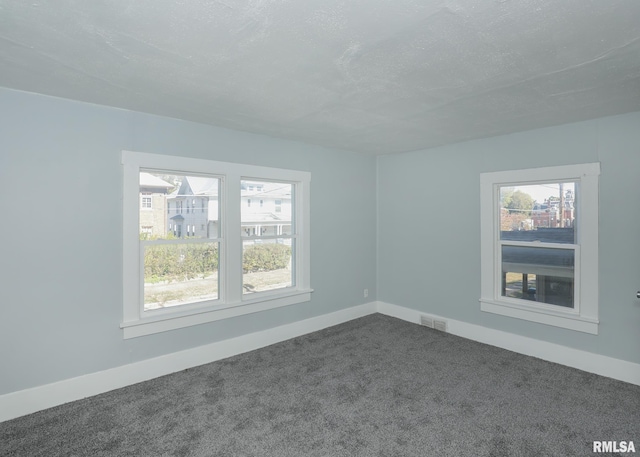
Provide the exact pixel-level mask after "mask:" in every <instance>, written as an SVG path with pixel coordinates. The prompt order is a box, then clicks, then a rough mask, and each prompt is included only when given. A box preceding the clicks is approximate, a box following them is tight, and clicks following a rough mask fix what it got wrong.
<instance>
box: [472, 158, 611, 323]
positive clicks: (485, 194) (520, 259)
mask: <svg viewBox="0 0 640 457" xmlns="http://www.w3.org/2000/svg"><path fill="white" fill-rule="evenodd" d="M599 174H600V165H599V164H597V163H596V164H583V165H569V166H560V167H549V168H535V169H528V170H516V171H503V172H495V173H483V174H482V175H481V194H480V195H481V214H482V216H481V240H482V242H481V266H482V269H481V276H482V277H481V298H480V302H481V309H482V310H483V311H486V312H491V313H496V314H502V315H505V316H509V317H515V318H520V319H526V320H530V321H533V322H538V323H543V324H548V325H553V326H557V327H563V328H568V329H572V330H577V331H582V332H586V333H593V334H597V333H598V176H599Z"/></svg>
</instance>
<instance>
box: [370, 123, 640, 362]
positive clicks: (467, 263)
mask: <svg viewBox="0 0 640 457" xmlns="http://www.w3.org/2000/svg"><path fill="white" fill-rule="evenodd" d="M587 162H600V163H601V177H600V334H599V335H598V336H593V335H588V334H584V333H578V332H572V331H569V330H564V329H560V328H556V327H551V326H546V325H542V324H535V323H529V322H526V321H522V320H517V319H512V318H508V317H502V316H498V315H494V314H489V313H482V312H480V304H479V302H478V299H479V297H480V197H479V189H480V173H482V172H488V171H500V170H509V169H519V168H534V167H543V166H553V165H566V164H574V163H587ZM377 191H378V229H379V231H378V299H379V300H381V301H384V302H388V303H392V304H395V305H400V306H405V307H409V308H413V309H416V310H420V311H424V312H425V313H433V314H436V315H441V316H444V317H448V318H451V319H457V320H460V321H464V322H468V323H472V324H477V325H482V326H486V327H489V328H493V329H498V330H503V331H506V332H511V333H516V334H519V335H524V336H527V337H531V338H535V339H539V340H544V341H549V342H552V343H557V344H562V345H565V346H569V347H572V348H577V349H582V350H585V351H589V352H593V353H598V354H602V355H606V356H610V357H614V358H618V359H623V360H627V361H632V362H636V363H638V362H640V300H637V299H636V298H635V294H636V290H638V289H640V113H632V114H628V115H623V116H615V117H607V118H602V119H598V120H594V121H589V122H581V123H576V124H570V125H564V126H558V127H553V128H546V129H540V130H533V131H528V132H523V133H518V134H513V135H505V136H500V137H494V138H489V139H483V140H476V141H470V142H465V143H460V144H455V145H451V146H447V147H440V148H436V149H431V150H426V151H419V152H414V153H407V154H399V155H389V156H381V157H379V160H378V188H377Z"/></svg>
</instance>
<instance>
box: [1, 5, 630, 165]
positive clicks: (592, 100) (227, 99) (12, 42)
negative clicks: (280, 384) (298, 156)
mask: <svg viewBox="0 0 640 457" xmlns="http://www.w3.org/2000/svg"><path fill="white" fill-rule="evenodd" d="M0 86H4V87H9V88H15V89H21V90H26V91H32V92H38V93H42V94H48V95H55V96H59V97H65V98H70V99H76V100H82V101H87V102H93V103H99V104H103V105H110V106H117V107H122V108H127V109H132V110H137V111H143V112H148V113H154V114H160V115H165V116H171V117H176V118H181V119H186V120H192V121H196V122H201V123H206V124H213V125H218V126H223V127H229V128H233V129H237V130H243V131H249V132H256V133H263V134H267V135H271V136H274V137H280V138H288V139H294V140H301V141H304V142H307V143H314V144H319V145H323V146H328V147H333V148H339V149H345V150H351V151H357V152H363V153H371V154H380V153H394V152H402V151H410V150H416V149H423V148H430V147H434V146H438V145H442V144H448V143H454V142H458V141H464V140H468V139H473V138H481V137H487V136H493V135H498V134H505V133H511V132H516V131H520V130H526V129H531V128H536V127H543V126H549V125H557V124H563V123H567V122H573V121H579V120H585V119H590V118H596V117H601V116H605V115H610V114H620V113H625V112H630V111H638V110H640V1H638V0H474V1H469V0H467V1H464V0H303V1H293V0H237V1H236V0H102V1H98V0H91V1H88V0H55V1H53V0H29V1H27V0H0Z"/></svg>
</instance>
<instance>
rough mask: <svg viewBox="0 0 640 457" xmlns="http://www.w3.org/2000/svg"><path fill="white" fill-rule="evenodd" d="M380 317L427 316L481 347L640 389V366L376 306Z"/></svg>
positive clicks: (415, 318)
mask: <svg viewBox="0 0 640 457" xmlns="http://www.w3.org/2000/svg"><path fill="white" fill-rule="evenodd" d="M376 307H377V310H378V312H379V313H380V314H386V315H387V316H392V317H396V318H398V319H402V320H405V321H408V322H413V323H416V324H418V323H420V315H428V316H431V317H434V318H436V319H442V320H446V321H447V327H448V328H447V332H448V333H451V334H454V335H457V336H461V337H463V338H467V339H470V340H474V341H479V342H481V343H485V344H490V345H491V346H497V347H500V348H503V349H508V350H510V351H514V352H518V353H520V354H524V355H530V356H532V357H537V358H539V359H543V360H547V361H549V362H555V363H559V364H562V365H566V366H569V367H573V368H577V369H579V370H583V371H587V372H589V373H595V374H598V375H601V376H606V377H608V378H613V379H617V380H620V381H624V382H628V383H631V384H636V385H640V364H637V363H633V362H628V361H626V360H620V359H614V358H612V357H607V356H604V355H600V354H594V353H592V352H586V351H581V350H579V349H573V348H569V347H566V346H562V345H559V344H554V343H549V342H546V341H542V340H536V339H533V338H528V337H525V336H520V335H515V334H513V333H508V332H503V331H500V330H494V329H491V328H487V327H482V326H480V325H475V324H469V323H467V322H462V321H457V320H454V319H450V318H448V317H442V316H437V315H434V314H432V313H428V312H421V311H417V310H415V309H410V308H405V307H402V306H397V305H392V304H389V303H384V302H376Z"/></svg>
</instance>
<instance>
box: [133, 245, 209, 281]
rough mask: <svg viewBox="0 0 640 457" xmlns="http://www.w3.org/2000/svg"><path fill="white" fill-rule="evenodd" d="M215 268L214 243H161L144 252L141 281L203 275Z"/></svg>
mask: <svg viewBox="0 0 640 457" xmlns="http://www.w3.org/2000/svg"><path fill="white" fill-rule="evenodd" d="M217 270H218V246H217V245H216V244H213V243H211V244H207V243H198V244H161V245H156V246H147V248H146V249H145V252H144V280H145V282H159V281H172V280H185V279H193V278H197V277H202V278H205V277H207V276H208V275H210V274H212V273H213V272H214V271H217Z"/></svg>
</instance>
